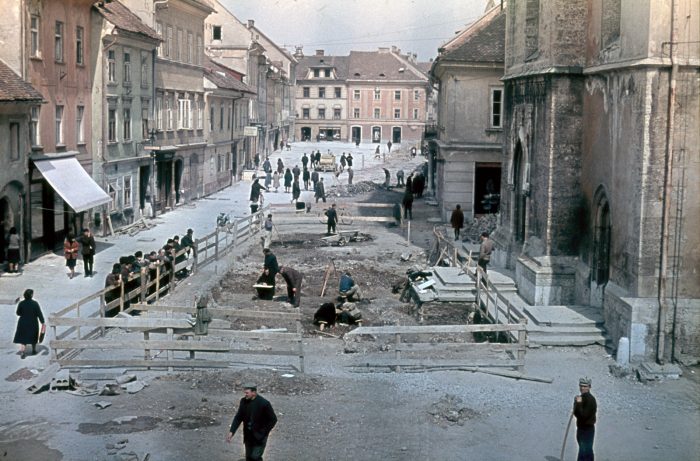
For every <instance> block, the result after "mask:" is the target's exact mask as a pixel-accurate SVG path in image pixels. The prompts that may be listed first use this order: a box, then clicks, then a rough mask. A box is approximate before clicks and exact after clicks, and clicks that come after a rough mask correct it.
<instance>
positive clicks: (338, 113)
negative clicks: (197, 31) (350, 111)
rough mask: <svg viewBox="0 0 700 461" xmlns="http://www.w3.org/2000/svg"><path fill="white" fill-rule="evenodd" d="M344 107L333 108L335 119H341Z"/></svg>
mask: <svg viewBox="0 0 700 461" xmlns="http://www.w3.org/2000/svg"><path fill="white" fill-rule="evenodd" d="M341 113H342V109H333V120H340V116H341Z"/></svg>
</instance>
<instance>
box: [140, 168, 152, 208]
mask: <svg viewBox="0 0 700 461" xmlns="http://www.w3.org/2000/svg"><path fill="white" fill-rule="evenodd" d="M150 180H151V167H150V166H148V165H144V166H140V167H139V209H141V210H143V209H144V208H145V206H146V193H147V191H148V182H149V181H150Z"/></svg>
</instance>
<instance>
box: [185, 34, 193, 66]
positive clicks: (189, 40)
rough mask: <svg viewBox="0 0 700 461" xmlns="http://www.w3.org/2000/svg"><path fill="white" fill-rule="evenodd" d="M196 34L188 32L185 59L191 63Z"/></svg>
mask: <svg viewBox="0 0 700 461" xmlns="http://www.w3.org/2000/svg"><path fill="white" fill-rule="evenodd" d="M193 48H194V36H193V35H192V32H187V54H186V56H185V61H186V62H189V63H191V62H192V57H193V56H194V50H193Z"/></svg>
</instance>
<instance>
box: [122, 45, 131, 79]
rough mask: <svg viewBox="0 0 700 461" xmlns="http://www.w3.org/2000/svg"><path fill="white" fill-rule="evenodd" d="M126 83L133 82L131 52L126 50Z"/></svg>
mask: <svg viewBox="0 0 700 461" xmlns="http://www.w3.org/2000/svg"><path fill="white" fill-rule="evenodd" d="M124 83H125V84H127V85H128V84H130V83H131V53H130V52H129V51H124Z"/></svg>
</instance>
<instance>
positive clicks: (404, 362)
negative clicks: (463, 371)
mask: <svg viewBox="0 0 700 461" xmlns="http://www.w3.org/2000/svg"><path fill="white" fill-rule="evenodd" d="M523 365H524V364H523V363H522V362H520V361H519V360H508V361H503V362H495V363H494V362H458V361H455V360H428V359H401V360H399V361H397V360H396V359H394V358H386V359H372V360H367V361H360V360H358V361H357V362H355V363H354V364H352V365H348V366H351V367H426V368H427V367H479V368H511V367H520V366H523Z"/></svg>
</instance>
